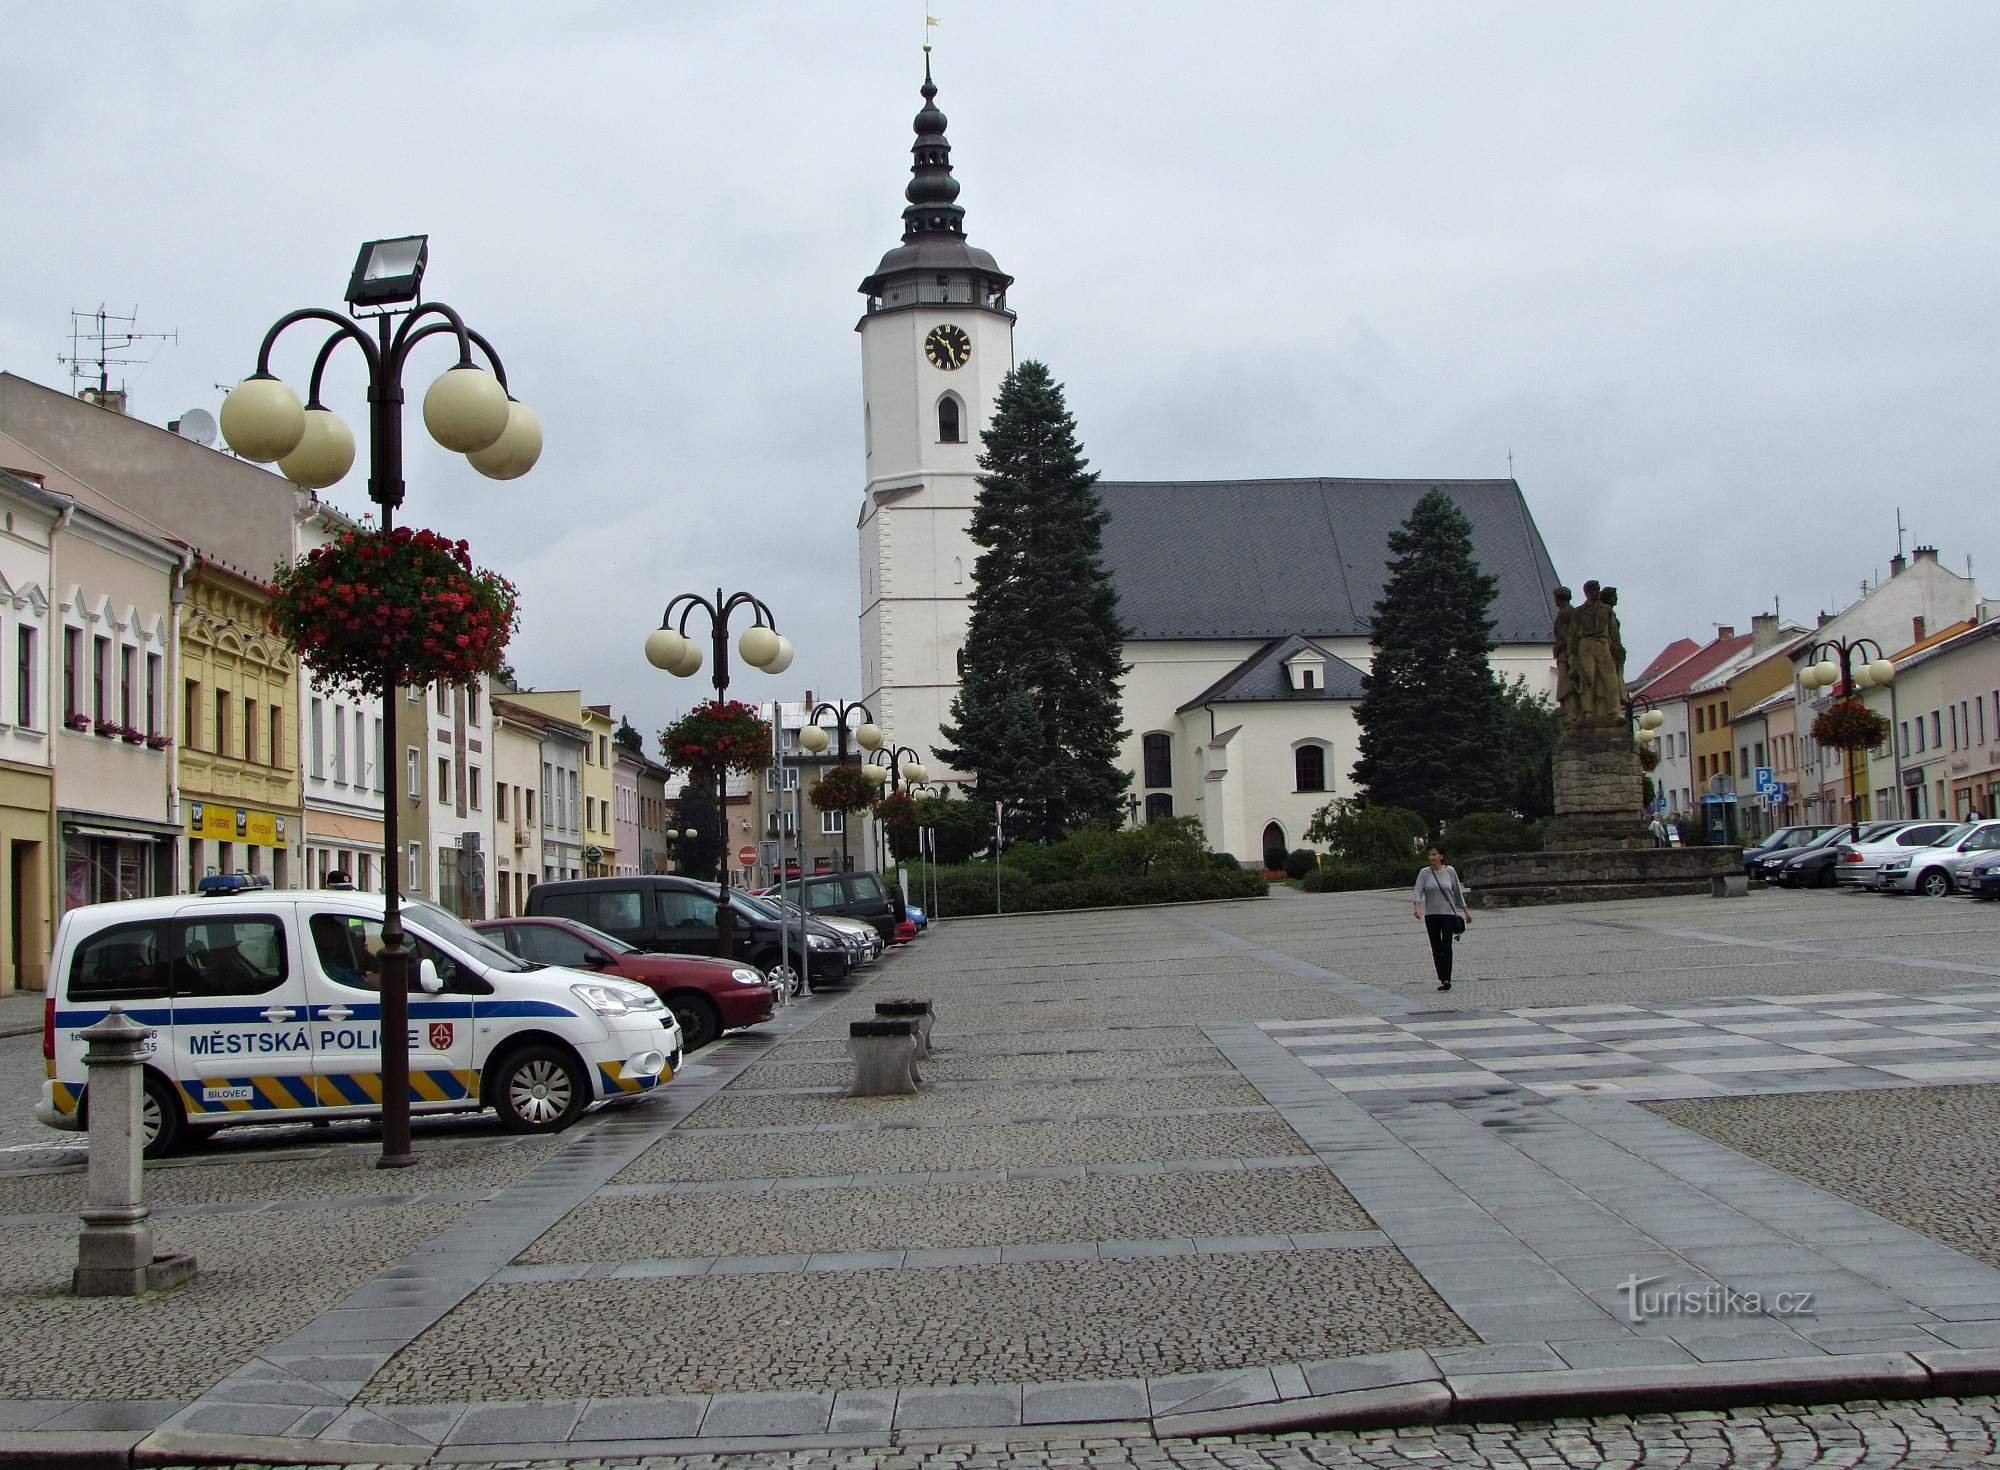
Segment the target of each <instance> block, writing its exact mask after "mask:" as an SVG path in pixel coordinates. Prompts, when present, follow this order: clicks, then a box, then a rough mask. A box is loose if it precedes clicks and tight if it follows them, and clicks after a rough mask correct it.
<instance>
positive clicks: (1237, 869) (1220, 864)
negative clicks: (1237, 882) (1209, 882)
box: [1208, 852, 1244, 873]
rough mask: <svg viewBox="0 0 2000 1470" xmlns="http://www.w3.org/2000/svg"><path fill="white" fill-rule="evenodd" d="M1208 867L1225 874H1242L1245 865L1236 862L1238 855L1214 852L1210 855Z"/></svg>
mask: <svg viewBox="0 0 2000 1470" xmlns="http://www.w3.org/2000/svg"><path fill="white" fill-rule="evenodd" d="M1208 865H1209V866H1210V867H1211V868H1217V869H1220V870H1221V871H1222V872H1225V873H1241V872H1243V871H1244V867H1243V864H1241V863H1239V862H1237V861H1236V855H1235V854H1234V853H1229V852H1212V853H1210V854H1209V855H1208Z"/></svg>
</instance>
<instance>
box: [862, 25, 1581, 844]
mask: <svg viewBox="0 0 2000 1470" xmlns="http://www.w3.org/2000/svg"><path fill="white" fill-rule="evenodd" d="M922 95H923V106H922V108H921V109H920V110H919V111H918V113H917V115H916V122H915V125H914V126H915V130H916V142H915V143H914V144H913V145H912V148H911V160H912V161H911V167H910V181H909V184H908V186H907V188H906V189H905V191H904V198H905V200H906V201H907V207H906V208H905V209H904V210H903V238H902V241H901V243H900V244H898V245H897V246H895V248H893V249H891V250H890V251H889V252H888V254H886V255H884V256H883V257H882V259H881V261H880V263H879V264H877V265H876V267H875V269H874V270H873V271H871V272H870V273H869V275H868V277H867V278H866V279H865V280H864V281H862V283H861V291H862V293H863V294H864V295H865V296H866V297H867V303H868V304H867V308H866V310H865V311H864V312H863V314H862V317H861V320H860V322H859V324H858V325H857V327H856V331H857V332H859V334H860V336H861V380H862V424H863V436H864V443H865V446H866V460H867V488H866V493H865V495H864V498H863V501H862V506H861V514H860V520H859V523H858V530H859V536H860V560H861V673H862V685H863V687H864V689H865V690H866V693H865V695H864V699H865V702H866V703H867V704H868V706H869V708H870V709H871V710H872V711H873V712H874V714H875V716H876V720H877V722H878V723H879V724H880V725H881V726H882V728H883V729H884V730H885V731H886V732H887V733H888V735H889V738H890V739H891V740H892V741H893V742H894V743H895V744H897V745H906V746H909V747H911V748H913V749H914V750H916V751H917V752H918V754H919V756H920V758H921V759H922V760H923V761H924V763H925V764H926V765H927V766H928V767H929V774H930V778H931V780H933V781H949V782H952V783H953V784H954V785H956V784H957V783H958V781H959V780H960V779H961V774H960V773H959V772H956V771H950V770H945V769H942V768H941V767H942V763H941V762H940V761H939V760H938V759H937V758H936V756H935V754H934V751H935V748H936V747H937V745H938V744H939V743H940V737H939V734H938V731H939V727H940V726H941V725H942V724H943V723H944V722H945V721H946V720H947V719H948V718H949V715H950V710H951V702H952V699H953V697H954V695H955V694H956V692H957V688H958V659H959V656H960V654H961V651H962V650H963V647H964V644H965V633H966V625H967V622H968V620H969V618H970V616H971V602H970V600H969V599H970V594H971V592H972V565H973V561H974V558H975V557H976V556H977V554H978V550H979V548H978V547H977V546H976V545H975V544H974V543H973V541H972V539H971V536H970V535H969V534H968V528H969V526H970V524H971V517H972V508H973V502H974V498H975V497H976V496H977V495H978V493H979V482H978V475H979V464H978V460H979V454H980V444H981V435H982V434H983V433H984V432H985V429H986V426H987V423H988V420H989V416H990V414H991V412H992V407H993V401H994V399H995V397H996V396H997V394H998V393H999V390H1000V384H1001V382H1002V380H1003V379H1004V378H1005V377H1006V376H1007V374H1008V373H1009V372H1010V371H1011V370H1012V369H1013V367H1014V321H1015V314H1014V312H1013V310H1012V309H1011V308H1010V307H1009V306H1008V304H1007V293H1008V289H1009V288H1010V287H1011V286H1012V285H1013V277H1011V276H1009V275H1008V274H1007V273H1006V272H1005V271H1003V270H1001V268H1000V266H999V264H998V263H997V262H996V261H995V260H994V258H993V256H992V255H991V254H989V253H988V252H987V251H985V250H981V249H979V248H978V247H977V246H974V245H972V244H970V243H968V241H967V240H966V235H965V209H964V206H962V205H961V204H959V202H958V195H959V184H958V180H957V178H956V177H954V175H953V173H952V167H951V144H950V143H949V142H948V141H947V140H946V138H945V115H944V113H943V112H942V111H941V110H939V108H938V106H937V86H936V84H935V83H934V82H933V81H932V79H931V72H930V64H929V56H928V53H926V58H925V65H924V82H923V87H922ZM1056 376H1057V378H1058V379H1059V380H1060V378H1061V377H1062V373H1061V371H1060V368H1059V367H1058V368H1057V371H1056ZM1080 427H1081V429H1082V431H1083V438H1084V441H1085V443H1086V445H1087V444H1088V440H1089V433H1088V426H1087V425H1084V426H1080ZM1097 489H1098V494H1099V495H1100V496H1101V497H1102V499H1103V503H1104V508H1105V510H1106V512H1107V513H1108V515H1109V523H1108V524H1107V525H1106V527H1105V530H1104V560H1105V565H1106V568H1107V570H1108V571H1109V572H1110V574H1111V577H1112V579H1113V581H1114V583H1115V585H1116V587H1117V590H1118V606H1119V616H1120V618H1121V620H1122V621H1123V623H1124V625H1125V627H1126V629H1127V632H1126V643H1125V662H1126V663H1128V664H1130V665H1131V671H1130V672H1129V673H1128V674H1127V675H1126V676H1125V682H1124V690H1123V699H1124V719H1123V725H1124V727H1125V728H1126V730H1127V731H1128V734H1127V736H1126V739H1125V741H1124V744H1123V747H1122V749H1121V752H1120V756H1119V760H1120V763H1121V765H1122V766H1123V768H1124V769H1125V770H1127V771H1129V772H1130V773H1131V775H1132V784H1131V787H1130V792H1131V795H1130V797H1129V798H1128V803H1127V805H1128V810H1129V814H1130V819H1131V820H1132V821H1134V822H1141V821H1152V820H1156V819H1158V818H1161V817H1167V816H1192V817H1198V818H1200V820H1201V823H1202V826H1203V829H1204V830H1205V831H1206V833H1207V836H1208V841H1209V845H1210V846H1211V847H1213V848H1214V849H1216V850H1217V851H1219V852H1228V853H1233V854H1234V855H1235V856H1237V857H1238V858H1239V859H1242V860H1245V861H1254V860H1256V859H1257V858H1259V857H1260V856H1261V855H1262V854H1263V853H1265V852H1267V851H1271V850H1273V849H1283V850H1290V849H1292V848H1296V847H1302V846H1305V845H1307V844H1306V842H1305V837H1304V834H1305V829H1306V826H1307V824H1308V823H1309V822H1310V821H1311V819H1312V815H1313V813H1314V812H1315V811H1317V810H1318V809H1319V808H1320V807H1322V806H1324V805H1325V804H1326V803H1327V802H1328V801H1330V800H1332V799H1334V798H1335V797H1339V796H1352V795H1354V794H1356V788H1355V787H1354V784H1353V781H1352V778H1351V774H1350V773H1351V771H1352V769H1353V765H1354V761H1355V758H1356V756H1357V755H1358V754H1359V750H1358V748H1357V744H1356V736H1357V729H1356V725H1355V719H1354V709H1355V703H1356V701H1357V700H1359V699H1360V697H1361V692H1362V686H1361V680H1362V676H1363V674H1364V673H1365V672H1366V670H1367V668H1368V665H1369V660H1370V656H1371V655H1370V645H1369V638H1368V625H1369V618H1370V615H1371V613H1372V612H1373V609H1374V605H1375V602H1376V600H1377V598H1378V597H1379V596H1380V594H1381V588H1382V582H1383V577H1384V575H1385V571H1386V563H1387V561H1388V556H1389V551H1388V540H1389V535H1390V533H1391V532H1392V531H1394V530H1395V528H1396V527H1397V526H1398V525H1399V524H1401V522H1402V521H1403V520H1404V519H1405V518H1406V517H1407V516H1408V515H1409V513H1410V510H1411V508H1412V507H1413V506H1414V505H1415V504H1416V502H1417V500H1418V498H1419V497H1421V496H1422V495H1423V494H1424V493H1425V492H1427V491H1429V490H1432V489H1438V490H1442V491H1444V493H1445V494H1447V495H1449V496H1450V497H1451V498H1452V500H1453V501H1454V502H1456V504H1457V505H1458V507H1459V509H1461V510H1462V511H1464V513H1465V515H1466V517H1467V519H1468V520H1470V521H1471V523H1472V532H1473V546H1474V551H1475V553H1476V555H1477V556H1478V558H1479V561H1480V564H1481V565H1482V567H1483V568H1484V569H1485V570H1486V571H1487V573H1489V574H1490V575H1491V576H1493V577H1494V578H1495V579H1496V580H1497V582H1498V584H1499V591H1498V595H1497V596H1496V597H1495V599H1494V603H1493V607H1492V616H1493V619H1494V629H1493V636H1494V640H1495V645H1496V646H1495V648H1494V650H1493V654H1492V662H1493V667H1494V670H1495V672H1496V673H1498V674H1499V675H1500V676H1501V677H1502V678H1503V679H1505V680H1507V681H1509V682H1512V680H1513V679H1514V677H1515V676H1516V675H1520V676H1522V677H1524V678H1525V679H1526V680H1527V683H1528V687H1529V688H1530V689H1533V690H1536V691H1539V692H1543V693H1548V694H1550V695H1553V693H1554V689H1555V660H1554V653H1553V647H1552V644H1551V627H1552V624H1553V620H1554V615H1555V602H1554V597H1553V593H1554V590H1555V586H1556V581H1557V579H1556V574H1555V568H1554V567H1553V565H1552V564H1551V562H1550V560H1549V553H1548V548H1547V547H1546V546H1545V545H1543V542H1542V536H1541V532H1540V531H1539V530H1537V529H1536V526H1535V522H1534V517H1533V516H1532V515H1531V514H1530V513H1529V510H1528V503H1527V500H1526V498H1525V497H1524V496H1523V495H1522V493H1521V488H1520V486H1519V485H1518V484H1517V483H1516V482H1515V481H1513V480H1512V479H1504V480H1432V479H1420V480H1366V479H1346V478H1340V479H1335V478H1327V479H1318V478H1315V479H1287V480H1266V479H1258V480H1211V481H1189V482H1180V481H1164V482H1133V481H1115V480H1110V479H1104V480H1100V481H1099V482H1098V486H1097Z"/></svg>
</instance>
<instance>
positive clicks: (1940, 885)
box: [1917, 868, 1951, 898]
mask: <svg viewBox="0 0 2000 1470" xmlns="http://www.w3.org/2000/svg"><path fill="white" fill-rule="evenodd" d="M1917 892H1919V893H1921V894H1922V895H1923V896H1924V897H1925V898H1949V897H1950V896H1951V874H1949V873H1947V872H1946V871H1945V870H1944V869H1943V868H1932V869H1931V870H1930V871H1929V872H1927V873H1925V874H1924V876H1923V877H1921V878H1919V879H1917Z"/></svg>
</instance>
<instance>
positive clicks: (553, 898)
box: [535, 890, 601, 927]
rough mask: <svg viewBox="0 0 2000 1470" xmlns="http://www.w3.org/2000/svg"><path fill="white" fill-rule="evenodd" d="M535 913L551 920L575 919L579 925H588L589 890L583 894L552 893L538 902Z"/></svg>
mask: <svg viewBox="0 0 2000 1470" xmlns="http://www.w3.org/2000/svg"><path fill="white" fill-rule="evenodd" d="M535 912H536V913H541V914H547V915H549V916H550V917H551V918H556V919H575V920H576V921H577V922H578V923H579V924H588V923H589V922H590V894H589V892H588V891H587V890H586V891H585V892H582V893H551V894H549V895H547V896H546V897H544V898H541V899H540V900H539V901H538V904H537V907H536V909H535ZM600 927H601V926H600Z"/></svg>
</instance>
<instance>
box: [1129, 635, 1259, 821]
mask: <svg viewBox="0 0 2000 1470" xmlns="http://www.w3.org/2000/svg"><path fill="white" fill-rule="evenodd" d="M1263 646H1264V645H1263V643H1262V642H1261V641H1259V640H1256V639H1240V640H1232V641H1214V642H1209V641H1201V640H1196V639H1162V640H1159V641H1157V642H1156V641H1150V640H1149V641H1147V642H1144V643H1127V644H1126V645H1125V662H1127V663H1128V664H1130V665H1131V666H1132V668H1131V670H1130V672H1128V673H1127V674H1126V675H1125V678H1124V681H1123V683H1122V684H1121V685H1120V686H1119V701H1120V707H1121V708H1122V709H1123V711H1124V720H1125V728H1126V730H1127V731H1128V732H1129V733H1128V734H1127V735H1126V737H1125V739H1124V740H1123V741H1122V742H1121V743H1120V744H1119V747H1118V764H1119V767H1120V769H1122V770H1126V771H1130V772H1131V773H1132V785H1131V786H1130V787H1129V788H1128V789H1129V790H1131V791H1134V792H1136V793H1137V794H1138V796H1139V798H1140V799H1141V800H1144V799H1145V796H1146V786H1145V779H1146V768H1145V762H1144V759H1143V746H1142V743H1141V742H1142V741H1143V740H1144V738H1145V737H1146V735H1147V734H1148V733H1149V732H1151V731H1154V730H1164V731H1166V732H1168V733H1169V734H1172V735H1174V737H1175V739H1174V750H1173V757H1174V768H1173V777H1174V784H1173V787H1172V790H1173V793H1174V811H1175V812H1176V813H1177V814H1178V813H1183V812H1185V811H1187V810H1188V809H1189V806H1190V804H1191V803H1192V802H1193V800H1194V787H1193V781H1194V779H1195V777H1194V774H1193V764H1194V749H1193V745H1192V743H1191V742H1190V741H1189V740H1188V739H1187V738H1185V737H1184V735H1183V734H1182V732H1181V723H1182V720H1181V715H1180V713H1179V710H1180V707H1181V706H1182V705H1183V704H1186V703H1187V702H1188V700H1190V699H1192V698H1193V697H1194V696H1195V695H1197V694H1199V693H1201V691H1202V690H1204V689H1206V688H1207V687H1208V686H1209V685H1211V684H1213V683H1214V682H1215V681H1216V680H1217V679H1220V678H1221V677H1222V676H1223V675H1224V674H1226V673H1228V672H1229V671H1230V670H1231V669H1233V668H1235V667H1236V666H1237V665H1238V664H1240V663H1242V662H1243V660H1244V659H1246V658H1248V657H1249V656H1250V655H1251V654H1253V653H1255V652H1256V651H1257V650H1258V649H1259V648H1262V647H1263ZM1189 715H1190V717H1191V718H1198V719H1199V721H1200V727H1201V732H1202V738H1204V739H1205V738H1206V737H1207V734H1208V716H1206V715H1204V714H1202V713H1201V711H1200V710H1191V711H1189ZM1230 723H1232V722H1230V721H1226V720H1225V721H1223V722H1222V728H1225V729H1226V728H1227V727H1228V725H1229V724H1230Z"/></svg>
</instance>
